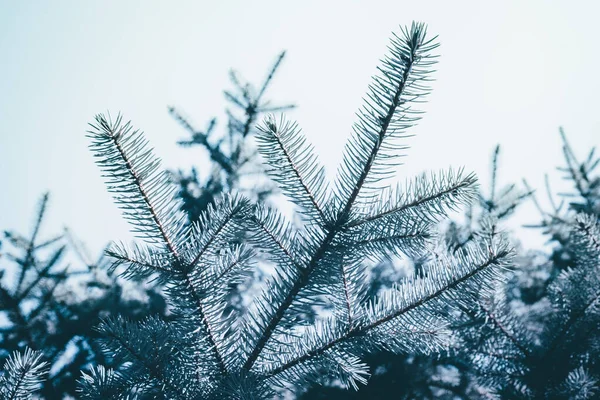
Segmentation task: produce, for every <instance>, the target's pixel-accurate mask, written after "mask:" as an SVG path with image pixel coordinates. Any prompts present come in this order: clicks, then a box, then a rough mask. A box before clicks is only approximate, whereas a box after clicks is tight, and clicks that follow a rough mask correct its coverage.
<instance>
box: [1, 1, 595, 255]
mask: <svg viewBox="0 0 600 400" xmlns="http://www.w3.org/2000/svg"><path fill="white" fill-rule="evenodd" d="M598 4H600V3H598V2H595V1H588V2H583V1H581V2H578V1H563V2H556V1H538V2H535V1H527V2H523V1H514V2H508V1H503V2H495V3H493V4H492V2H479V1H470V2H465V1H452V2H445V1H439V2H433V1H428V2H419V1H411V2H408V1H398V0H394V1H362V2H358V1H298V2H283V1H272V2H266V1H196V2H191V1H190V2H184V1H176V2H175V1H173V2H167V1H162V2H153V1H138V2H135V1H52V2H50V1H46V2H44V1H18V2H17V1H9V0H0V179H1V185H0V188H1V190H2V193H1V194H0V209H1V210H2V212H1V213H0V228H1V229H12V228H16V229H20V230H27V229H29V227H30V226H31V219H32V212H33V210H34V209H35V204H36V203H37V200H38V198H39V196H40V195H41V193H42V192H43V191H45V190H50V191H51V192H52V199H51V209H50V213H49V219H48V221H47V222H48V224H47V226H46V229H45V231H46V232H49V233H50V232H53V231H55V230H59V229H61V227H62V226H64V225H67V226H69V227H70V228H72V230H73V231H74V232H75V233H76V234H77V235H78V236H79V237H80V238H81V239H83V240H84V241H85V242H87V244H88V245H89V246H90V247H91V248H92V249H93V250H95V251H98V250H100V248H101V247H102V246H103V245H104V244H105V243H107V242H108V241H109V240H111V239H115V240H126V241H127V240H129V239H130V238H131V236H130V235H129V234H128V227H127V225H126V224H125V223H124V222H123V221H122V219H121V217H120V213H119V211H118V210H117V208H116V207H115V206H114V205H113V203H112V200H111V198H110V196H109V195H108V194H107V193H106V191H105V188H104V184H103V183H102V181H101V179H100V176H99V175H100V174H99V170H98V169H97V168H96V166H95V165H94V164H93V160H92V157H91V154H90V153H89V151H88V150H87V148H86V146H87V140H86V138H85V136H84V133H85V130H86V124H87V123H88V122H90V121H91V120H92V118H93V116H94V114H96V113H98V112H104V111H106V110H111V111H112V112H113V113H115V114H116V113H117V112H118V111H121V112H122V113H123V114H124V116H125V118H127V119H132V120H133V123H134V125H135V126H136V127H138V128H141V129H143V130H145V131H146V133H147V135H148V137H149V139H150V140H151V142H152V143H153V144H154V146H155V147H156V152H157V153H158V154H159V155H160V156H161V157H162V158H163V160H164V162H165V165H166V166H168V167H183V168H186V169H187V168H188V167H189V166H191V165H194V164H196V165H202V164H201V162H200V161H199V160H200V159H201V157H202V156H203V153H202V152H200V151H197V150H196V151H191V150H182V149H179V148H178V147H177V146H176V145H175V141H176V140H177V139H178V138H181V137H184V136H185V133H184V132H183V130H182V129H181V128H180V127H179V126H178V125H177V123H176V122H175V121H174V120H172V118H171V117H170V116H169V115H168V113H167V108H166V107H167V105H175V106H178V107H180V108H181V109H182V110H184V111H185V112H186V114H187V115H189V116H190V117H191V119H192V120H193V121H194V122H195V123H196V125H197V126H198V127H204V124H205V122H206V121H207V120H208V119H209V118H210V117H211V116H213V115H216V116H218V117H223V113H222V110H223V106H224V101H223V99H222V94H221V93H222V90H223V89H224V88H228V87H229V86H228V75H227V73H228V70H229V68H230V67H233V68H235V69H237V70H238V71H240V72H241V73H242V75H243V76H245V77H247V78H249V79H251V80H252V81H254V82H257V81H259V80H261V79H262V78H263V76H264V74H265V73H266V69H267V67H268V66H270V64H271V63H272V61H273V60H274V57H275V56H276V54H278V52H279V51H281V50H283V49H286V50H287V51H288V55H287V57H286V60H285V62H284V64H283V66H282V68H281V70H280V74H279V76H278V77H277V78H276V81H275V84H274V85H273V87H272V91H271V92H270V97H271V98H273V99H276V100H280V101H283V102H285V101H293V102H295V103H296V104H298V106H299V108H298V110H297V111H294V112H293V114H291V115H290V117H291V118H294V119H297V120H298V121H299V123H300V126H301V127H302V128H303V130H304V132H305V134H306V135H307V136H308V137H309V138H310V140H311V141H312V142H313V143H314V144H315V146H316V148H317V151H318V152H319V153H320V155H321V159H322V161H323V162H324V163H325V164H326V165H327V168H328V172H329V173H331V174H333V173H334V172H335V168H336V165H337V163H338V162H339V159H340V156H341V151H342V148H343V145H344V143H345V140H346V138H347V137H348V135H349V133H350V131H351V130H350V128H351V125H352V122H353V121H354V113H355V111H356V110H357V108H358V106H359V105H360V104H361V97H362V96H363V95H364V94H365V93H366V87H367V84H368V83H369V79H370V76H371V74H372V73H374V72H375V66H376V65H377V62H378V60H379V59H380V58H381V57H382V56H383V54H384V52H385V49H386V46H387V43H388V38H389V36H390V32H391V31H393V30H396V31H397V27H398V26H399V25H400V24H410V22H411V21H412V20H418V21H424V22H427V23H428V24H429V31H430V33H431V34H437V35H439V37H440V42H441V44H442V47H441V48H440V50H439V53H440V54H441V56H442V57H441V62H440V64H439V66H438V70H439V71H438V73H437V75H436V77H437V82H435V83H434V93H433V95H432V96H431V97H430V102H429V103H428V104H427V105H426V106H425V109H426V110H427V111H428V113H427V114H426V115H425V118H424V120H423V121H422V122H421V123H420V124H419V126H418V127H417V128H415V129H413V133H415V134H416V137H414V138H412V139H410V144H411V146H412V148H411V150H410V153H409V157H407V159H406V165H405V166H403V167H401V168H400V169H399V171H398V172H399V177H400V178H401V179H403V178H404V177H407V176H412V175H414V174H416V173H418V172H420V171H423V170H431V169H433V170H438V169H441V168H445V167H447V166H454V167H459V166H464V167H465V168H466V169H467V170H470V171H475V172H477V173H478V174H479V175H480V177H481V182H482V183H483V184H485V183H486V182H487V181H488V166H489V156H490V153H491V150H492V148H493V146H494V145H495V144H496V143H498V142H499V143H501V144H502V146H503V157H502V169H501V178H503V181H504V182H508V181H511V180H514V181H520V179H521V178H522V177H525V178H527V179H528V180H529V181H530V182H531V183H532V184H533V185H534V186H535V187H538V188H541V187H542V183H543V175H544V173H546V172H550V173H552V174H553V175H554V176H555V177H557V174H556V173H555V172H554V167H555V166H556V164H557V163H558V160H559V157H560V151H561V149H560V139H559V135H558V127H559V126H560V125H562V126H564V127H565V129H566V131H567V133H568V135H569V138H570V140H571V142H572V144H573V146H574V147H575V149H577V150H579V153H580V154H581V155H582V156H583V155H584V153H586V152H587V151H588V150H589V149H590V147H591V146H592V145H598V144H600V118H599V117H598V112H599V110H598V101H597V100H596V96H597V93H599V92H600V77H599V75H598V71H599V70H600V53H599V52H598V39H599V38H600V27H599V23H598V15H599V12H600V6H599V5H598ZM222 120H223V119H222ZM555 180H557V179H555ZM557 187H558V186H557ZM531 211H532V209H531V208H528V209H525V210H524V211H523V212H521V214H519V216H518V218H519V221H520V222H530V221H535V220H537V218H538V215H537V214H535V213H533V214H532V213H531ZM528 213H530V214H528Z"/></svg>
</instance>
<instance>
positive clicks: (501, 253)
mask: <svg viewBox="0 0 600 400" xmlns="http://www.w3.org/2000/svg"><path fill="white" fill-rule="evenodd" d="M509 255H510V252H509V251H508V250H507V249H499V250H498V251H497V252H493V253H490V254H489V257H488V258H487V259H486V260H485V261H484V262H483V263H481V264H479V265H477V266H476V267H474V268H471V269H469V270H468V271H467V272H466V273H464V274H463V275H462V276H459V277H457V279H448V278H446V279H447V281H446V282H445V284H444V285H442V286H440V287H438V288H437V289H436V290H435V291H433V292H432V293H430V294H428V295H426V296H423V297H422V298H418V299H416V301H414V302H410V303H408V304H407V305H406V306H404V307H402V308H400V309H397V310H394V311H393V312H391V313H389V314H387V315H384V316H382V317H380V318H377V319H375V320H373V321H370V322H368V323H366V324H361V325H358V326H356V327H354V328H352V329H350V330H348V331H347V332H346V333H345V334H343V335H340V336H338V337H336V338H335V339H333V340H330V341H328V342H326V343H324V344H322V345H320V346H319V347H317V348H313V349H311V350H309V351H306V352H305V353H304V354H303V355H302V356H300V357H297V358H294V359H292V360H290V361H287V362H285V363H283V364H281V366H279V367H277V368H274V369H272V370H270V371H268V372H267V373H266V375H267V376H268V377H273V376H275V375H277V374H279V373H282V372H284V371H286V370H288V369H290V368H292V367H294V366H295V365H298V364H300V363H302V362H304V361H306V360H308V359H311V358H314V357H317V356H319V355H321V354H323V353H325V352H326V351H328V350H329V349H331V348H333V347H334V346H336V345H338V344H341V343H343V342H344V341H348V340H351V339H354V338H357V337H360V336H364V335H365V334H367V333H368V332H370V331H371V330H374V329H375V328H377V327H379V326H381V325H383V324H385V323H386V322H389V321H391V320H393V319H395V318H398V317H400V316H403V315H405V314H407V313H409V312H410V311H412V310H414V309H417V308H419V307H421V306H423V305H425V304H427V303H428V302H431V301H433V300H436V299H438V298H439V297H441V296H443V295H446V294H447V293H448V292H449V291H451V290H453V289H456V288H457V287H458V286H459V285H460V284H462V283H464V282H467V281H469V280H470V279H471V278H473V277H474V276H476V275H478V274H481V273H482V272H483V271H485V270H486V269H487V268H489V267H491V266H494V265H500V264H501V263H503V262H505V259H506V258H507V257H508V256H509Z"/></svg>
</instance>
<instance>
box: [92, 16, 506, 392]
mask: <svg viewBox="0 0 600 400" xmlns="http://www.w3.org/2000/svg"><path fill="white" fill-rule="evenodd" d="M436 47H437V44H436V42H435V40H434V39H429V38H427V37H426V30H425V27H424V25H422V24H413V25H412V27H410V28H408V29H404V30H402V33H401V35H399V36H395V37H394V38H393V39H392V42H391V45H390V53H389V55H388V56H387V57H386V58H385V59H384V60H383V63H382V66H381V67H380V68H379V74H378V75H377V76H376V77H375V78H374V79H373V83H372V85H371V86H370V88H369V92H368V94H367V98H366V99H365V105H364V107H363V108H362V109H361V110H360V112H359V121H358V122H357V123H356V124H355V126H354V133H353V135H352V137H351V139H350V141H349V142H348V144H347V145H346V150H345V155H344V159H343V162H342V165H341V166H340V168H339V171H338V176H337V178H336V180H335V181H334V182H333V183H332V184H331V188H329V185H327V183H326V182H325V175H324V172H323V169H322V168H321V167H319V165H318V160H316V158H315V156H314V154H313V152H312V148H311V146H310V145H309V144H307V142H306V140H305V139H304V137H303V136H302V135H301V134H300V132H299V130H298V128H297V126H296V124H295V123H292V122H288V121H286V120H285V119H283V118H282V119H279V120H278V119H275V118H274V117H269V118H267V119H265V120H264V122H263V123H262V124H261V125H260V129H259V130H260V134H259V136H258V140H259V151H260V153H261V154H262V155H263V157H264V158H265V160H266V163H267V166H268V169H269V171H268V172H269V173H270V175H271V176H272V178H273V179H274V180H275V181H276V182H277V183H278V184H279V186H280V188H281V190H282V191H283V192H284V194H286V195H287V196H288V197H289V198H290V200H291V201H293V202H294V203H295V205H296V206H297V208H298V210H299V213H300V215H301V216H302V218H303V221H304V225H303V226H302V227H301V228H300V229H295V228H293V227H292V226H291V225H290V224H289V223H287V222H286V221H285V219H284V218H283V217H282V216H281V215H280V214H279V213H278V212H277V211H276V210H274V209H272V208H269V207H267V206H265V205H263V204H261V202H258V204H254V203H253V202H250V201H249V200H247V199H245V198H243V197H241V196H239V195H233V194H230V195H227V196H225V197H223V198H221V199H219V200H218V201H217V202H215V205H214V206H212V207H209V208H208V209H207V211H206V212H204V213H203V214H202V216H201V217H200V218H199V222H198V223H197V224H195V225H194V226H193V227H189V226H188V225H187V223H186V215H185V214H183V213H182V212H181V202H179V201H176V200H173V197H174V196H173V195H174V190H175V189H174V188H173V186H171V185H170V182H169V180H168V175H167V174H165V173H164V172H162V171H161V170H160V165H159V162H158V161H157V159H156V158H155V157H154V156H153V154H152V152H151V151H150V150H149V148H148V144H147V143H146V141H145V139H144V138H143V135H142V134H141V133H140V132H139V131H135V130H133V128H132V127H131V125H130V124H129V123H125V124H124V123H122V120H121V118H120V117H118V118H117V119H116V120H114V121H113V120H111V119H110V118H107V117H105V116H103V115H98V116H97V117H96V122H95V123H94V124H92V129H91V131H90V133H89V135H90V137H91V140H92V150H93V151H94V153H95V155H96V157H97V159H98V164H99V165H100V166H101V168H102V170H103V172H104V175H105V177H106V179H107V182H108V187H109V190H110V191H111V192H113V193H114V195H115V199H116V201H117V203H118V204H119V206H120V207H121V208H122V209H123V212H124V215H125V217H126V218H127V219H128V220H129V221H130V222H131V224H132V225H133V229H134V231H135V232H136V233H137V234H138V236H139V237H140V238H141V239H143V240H144V242H146V243H145V244H144V245H136V246H134V247H133V248H131V249H127V248H126V247H125V246H122V245H118V246H115V247H113V248H112V249H111V250H110V255H111V256H112V257H113V258H114V260H115V265H114V267H117V266H120V265H125V266H126V270H125V275H126V276H128V277H136V278H140V277H146V278H152V279H155V280H157V281H158V282H161V283H163V284H165V287H166V291H165V293H166V296H167V299H168V301H169V305H170V308H171V311H172V313H173V316H174V317H173V319H172V320H170V321H165V320H163V319H160V318H154V317H153V318H149V319H146V320H144V321H142V322H139V323H135V322H132V321H128V320H126V319H122V318H113V319H109V320H106V321H105V322H104V323H103V324H102V325H101V326H100V328H99V330H100V332H101V334H102V335H103V340H104V346H105V348H106V349H107V351H108V353H109V354H111V356H112V357H113V359H114V361H115V362H116V363H117V364H119V363H120V367H119V368H117V369H116V370H106V369H103V368H95V369H93V370H92V371H91V372H90V373H88V374H86V375H85V376H84V378H83V383H82V391H83V393H84V394H85V396H87V397H88V398H105V397H107V396H112V397H128V396H133V395H139V396H142V397H145V396H151V397H164V398H204V397H210V396H214V397H241V398H256V397H268V396H272V395H273V394H274V393H275V392H274V391H275V390H280V389H292V390H294V389H295V388H296V387H297V386H302V385H305V384H306V383H307V382H314V381H319V380H320V379H321V376H322V375H323V373H327V375H328V376H329V377H330V378H332V377H333V378H335V379H338V380H339V382H340V384H341V385H343V386H344V387H354V388H357V384H360V383H366V381H367V377H368V376H369V374H370V372H369V370H368V367H367V365H366V364H365V363H364V362H363V361H362V357H363V356H364V355H365V354H368V353H370V352H373V351H374V350H377V349H386V350H389V351H392V352H409V353H430V352H435V351H438V350H441V349H444V348H446V347H447V346H448V345H449V344H451V343H453V341H454V339H453V334H452V332H451V331H450V330H449V329H448V324H451V323H452V322H453V321H454V319H455V317H454V313H452V312H448V310H449V307H453V308H458V309H464V308H468V307H469V306H470V304H471V303H472V302H473V301H474V300H475V298H474V297H473V296H472V295H471V294H477V296H484V297H486V296H492V294H493V290H492V289H493V283H494V282H495V280H496V278H497V277H498V276H499V274H500V271H501V270H502V268H503V267H505V266H506V265H507V264H508V263H509V260H510V255H511V252H510V249H509V247H508V246H507V244H506V241H505V240H503V238H502V237H501V235H497V234H496V235H492V236H485V237H481V238H478V239H477V240H474V241H472V242H471V243H468V244H466V245H465V246H464V247H463V248H462V251H460V252H455V254H452V255H449V254H441V253H438V254H437V255H438V256H437V257H436V256H432V257H430V258H429V259H427V260H426V261H425V262H424V263H423V266H422V268H421V271H420V273H419V274H418V275H415V276H412V277H410V278H407V279H405V280H403V281H402V282H400V283H398V284H397V285H395V286H394V287H393V288H391V289H389V290H385V291H383V292H382V293H381V294H378V295H377V296H374V297H367V296H366V285H365V283H366V281H365V279H364V275H365V269H364V268H363V266H364V260H365V259H367V258H370V257H373V258H380V257H386V256H387V255H388V254H390V253H392V254H397V255H410V256H416V255H420V254H424V253H426V252H431V251H432V245H431V242H435V239H434V238H435V229H434V227H435V224H436V223H437V221H439V220H440V219H442V218H444V217H445V216H446V215H447V213H448V212H449V210H453V209H455V208H456V207H458V205H459V204H465V203H468V202H469V201H470V200H471V199H472V198H473V197H474V195H475V179H474V177H473V175H465V174H462V173H461V172H459V173H454V172H451V171H449V172H445V173H440V174H439V175H433V176H431V177H428V176H423V177H420V178H418V179H416V180H414V181H413V182H411V184H410V185H409V186H408V187H407V188H405V189H403V190H402V189H401V190H398V191H392V192H391V194H390V195H389V196H387V197H385V198H380V197H381V195H382V192H381V187H382V186H381V185H382V183H381V181H382V180H383V179H385V178H387V177H390V176H391V175H393V170H394V167H395V166H396V165H397V164H398V157H399V156H400V154H402V152H403V150H405V148H406V144H405V142H404V141H403V139H405V137H406V136H407V130H408V129H409V128H410V127H411V126H412V125H414V123H416V121H417V120H418V119H419V115H420V114H419V112H418V111H417V110H415V109H414V108H413V107H414V104H417V103H418V102H419V101H422V100H424V97H425V96H426V94H427V93H428V91H429V88H428V81H429V80H430V72H431V68H432V66H433V64H434V63H435V56H434V55H432V51H433V50H434V49H435V48H436ZM240 236H243V237H244V238H246V239H247V242H246V241H244V242H242V244H240V240H239V238H240ZM255 253H260V255H261V258H262V259H267V260H268V261H269V262H270V264H271V268H272V270H273V272H272V275H271V277H270V279H269V280H268V282H267V283H266V285H265V288H264V290H263V292H262V294H261V295H260V296H258V297H257V298H256V299H254V301H253V302H252V304H251V305H250V307H249V310H248V311H247V312H245V313H237V312H229V313H225V312H224V310H226V309H227V301H226V300H225V299H226V297H227V293H228V290H229V288H230V286H231V285H232V284H234V283H236V282H239V281H240V280H243V279H245V276H246V275H247V274H248V271H249V270H250V269H251V267H252V265H251V260H252V259H253V258H254V254H255ZM434 254H435V253H434ZM323 299H326V301H327V302H328V303H330V304H332V305H333V310H334V311H333V313H331V314H329V315H320V316H319V317H318V318H317V319H316V320H315V321H314V322H306V321H303V320H302V319H301V318H299V317H301V316H302V315H303V313H304V312H305V311H306V309H307V308H309V307H311V306H315V305H319V304H320V303H322V302H323Z"/></svg>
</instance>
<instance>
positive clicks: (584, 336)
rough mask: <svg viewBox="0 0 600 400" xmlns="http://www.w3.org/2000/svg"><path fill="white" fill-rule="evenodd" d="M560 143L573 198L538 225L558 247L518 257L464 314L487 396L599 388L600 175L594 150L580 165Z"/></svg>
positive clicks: (582, 394) (571, 393)
mask: <svg viewBox="0 0 600 400" xmlns="http://www.w3.org/2000/svg"><path fill="white" fill-rule="evenodd" d="M561 134H562V133H561ZM563 140H564V154H565V160H566V164H567V167H566V168H561V170H562V171H566V172H567V173H568V179H570V180H571V181H572V182H573V186H574V189H575V190H576V192H575V193H574V194H566V197H567V198H570V199H573V201H571V202H570V204H569V205H568V207H567V208H566V209H565V208H564V207H563V206H562V205H559V206H557V205H556V203H555V202H554V201H552V202H551V203H552V204H553V210H552V211H551V212H549V213H548V212H543V211H542V216H543V221H542V224H541V226H542V227H543V228H544V229H545V230H546V233H547V234H549V235H551V239H552V240H553V241H555V242H556V243H557V244H558V246H556V247H555V248H554V250H553V251H552V253H551V254H550V256H545V255H544V254H543V253H541V252H539V251H538V252H528V253H525V254H523V255H522V256H520V257H519V258H517V263H516V265H515V268H514V272H512V273H507V278H506V283H505V284H502V285H500V286H499V287H498V289H497V291H496V294H495V295H494V296H493V297H492V298H488V299H485V300H484V299H481V300H479V301H478V302H477V307H476V308H475V312H473V310H472V309H471V310H466V312H465V313H464V317H465V321H466V323H465V329H464V330H463V337H464V340H465V344H466V345H465V346H464V354H463V357H464V359H465V360H467V361H468V363H469V365H471V366H472V367H473V369H472V370H471V374H472V376H474V377H475V378H476V379H477V381H478V382H479V384H480V391H481V392H482V393H486V394H487V395H489V396H492V395H495V396H498V397H501V398H524V399H528V398H535V399H538V398H539V399H545V398H552V399H555V398H556V399H559V398H564V399H591V398H595V396H597V395H598V393H599V390H598V389H599V387H598V382H599V379H600V374H599V372H600V371H599V369H598V362H597V360H598V359H599V356H600V354H599V347H598V343H600V336H599V330H598V326H599V323H600V315H599V312H598V311H599V307H598V303H599V299H600V280H599V279H598V276H599V275H598V272H599V268H600V246H599V243H600V230H599V227H598V219H599V214H598V208H597V207H596V205H597V204H598V195H599V194H600V193H599V192H598V190H597V187H598V182H600V178H599V177H598V176H596V175H595V174H594V172H593V171H594V168H595V167H596V166H597V165H598V163H599V161H598V159H597V158H595V156H594V151H593V150H592V152H591V153H590V155H589V156H588V158H587V159H586V160H585V161H584V162H581V163H580V162H578V161H577V159H576V158H575V155H574V152H573V150H572V149H571V148H570V146H569V145H568V142H567V141H566V138H565V137H564V134H563ZM549 193H550V190H549ZM536 204H539V203H537V200H536ZM538 207H539V205H538ZM540 210H541V208H540Z"/></svg>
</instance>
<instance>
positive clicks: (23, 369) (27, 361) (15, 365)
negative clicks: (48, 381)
mask: <svg viewBox="0 0 600 400" xmlns="http://www.w3.org/2000/svg"><path fill="white" fill-rule="evenodd" d="M42 358H43V354H42V352H41V351H33V350H31V349H30V348H26V349H25V352H23V353H20V352H17V351H15V352H13V353H12V355H11V356H10V357H9V358H8V359H7V360H6V362H5V364H4V366H3V373H2V375H0V395H2V398H3V399H6V400H27V399H31V396H32V394H33V393H34V392H35V391H37V390H38V389H39V385H40V383H41V381H42V377H43V376H44V375H46V374H47V372H48V363H47V362H46V361H43V360H42Z"/></svg>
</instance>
